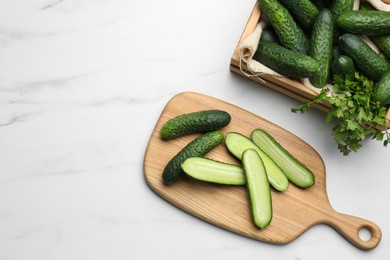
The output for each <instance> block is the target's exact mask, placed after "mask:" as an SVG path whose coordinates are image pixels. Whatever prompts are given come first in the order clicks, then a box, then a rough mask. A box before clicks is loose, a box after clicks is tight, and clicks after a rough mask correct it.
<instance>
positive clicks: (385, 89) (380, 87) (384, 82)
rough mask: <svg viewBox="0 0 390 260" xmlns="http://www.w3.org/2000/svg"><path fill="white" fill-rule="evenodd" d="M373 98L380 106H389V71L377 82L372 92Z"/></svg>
mask: <svg viewBox="0 0 390 260" xmlns="http://www.w3.org/2000/svg"><path fill="white" fill-rule="evenodd" d="M374 97H375V99H376V100H377V101H379V103H381V104H382V105H389V104H390V70H389V71H388V72H386V73H385V74H384V75H383V76H382V78H381V79H380V80H379V82H378V84H377V86H376V89H375V92H374Z"/></svg>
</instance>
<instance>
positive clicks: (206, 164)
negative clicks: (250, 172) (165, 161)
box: [181, 157, 246, 185]
mask: <svg viewBox="0 0 390 260" xmlns="http://www.w3.org/2000/svg"><path fill="white" fill-rule="evenodd" d="M181 168H182V169H183V171H184V172H185V173H187V174H188V175H189V176H191V177H193V178H195V179H197V180H201V181H207V182H213V183H218V184H227V185H244V184H245V183H246V179H245V175H244V170H243V169H242V167H241V166H238V165H234V164H228V163H224V162H218V161H215V160H212V159H208V158H203V157H191V158H188V159H186V160H185V161H184V163H183V164H182V165H181Z"/></svg>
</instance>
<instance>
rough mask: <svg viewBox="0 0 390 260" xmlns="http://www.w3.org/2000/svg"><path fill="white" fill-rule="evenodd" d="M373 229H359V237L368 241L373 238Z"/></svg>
mask: <svg viewBox="0 0 390 260" xmlns="http://www.w3.org/2000/svg"><path fill="white" fill-rule="evenodd" d="M371 236H372V234H371V231H370V230H369V229H368V228H365V227H362V228H361V229H359V237H360V239H361V240H363V241H368V240H370V239H371Z"/></svg>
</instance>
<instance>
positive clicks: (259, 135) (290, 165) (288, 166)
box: [251, 129, 315, 188]
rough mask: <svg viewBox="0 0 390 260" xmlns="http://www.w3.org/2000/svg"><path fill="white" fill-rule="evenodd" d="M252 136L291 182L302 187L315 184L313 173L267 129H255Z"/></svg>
mask: <svg viewBox="0 0 390 260" xmlns="http://www.w3.org/2000/svg"><path fill="white" fill-rule="evenodd" d="M251 138H252V140H253V142H254V143H255V144H256V145H258V146H259V147H260V148H261V149H262V150H263V151H264V152H265V153H266V154H267V155H268V156H269V157H271V158H272V159H273V160H274V162H275V163H276V164H277V165H278V166H279V167H280V168H281V169H282V170H283V172H284V173H285V174H286V176H287V178H288V179H289V181H290V182H291V183H293V184H295V185H296V186H298V187H300V188H309V187H311V186H313V185H314V183H315V180H314V175H313V173H312V172H311V171H310V170H309V169H308V168H307V167H306V166H305V165H303V164H302V163H301V162H299V161H298V160H297V159H296V158H295V157H294V156H292V155H291V154H290V153H289V152H288V151H287V150H285V149H284V148H283V147H282V146H281V145H280V144H279V143H278V142H277V141H276V140H275V139H274V138H273V137H272V136H271V135H270V134H268V133H267V132H266V131H264V130H262V129H255V130H254V131H253V132H252V134H251Z"/></svg>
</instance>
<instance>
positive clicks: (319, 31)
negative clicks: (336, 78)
mask: <svg viewBox="0 0 390 260" xmlns="http://www.w3.org/2000/svg"><path fill="white" fill-rule="evenodd" d="M333 24H334V22H333V15H332V12H331V11H330V10H329V9H326V8H324V9H322V10H321V11H320V13H319V14H318V16H317V19H316V20H315V22H314V25H313V31H312V36H311V45H310V52H309V55H310V57H312V58H313V59H315V60H316V61H317V62H318V63H319V64H320V69H319V71H318V72H317V73H316V75H314V76H313V77H311V78H310V82H311V83H312V84H313V85H314V86H315V87H317V88H322V87H323V86H325V84H326V82H327V81H328V78H329V71H330V64H331V62H332V54H333Z"/></svg>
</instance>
